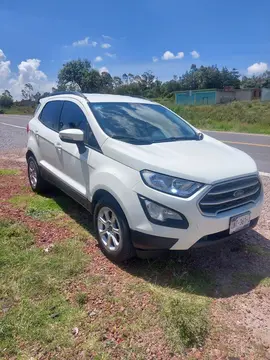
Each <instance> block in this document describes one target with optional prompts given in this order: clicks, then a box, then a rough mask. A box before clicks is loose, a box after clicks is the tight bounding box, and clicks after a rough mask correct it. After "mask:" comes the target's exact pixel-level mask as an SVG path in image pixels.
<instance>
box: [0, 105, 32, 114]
mask: <svg viewBox="0 0 270 360" xmlns="http://www.w3.org/2000/svg"><path fill="white" fill-rule="evenodd" d="M34 111H35V109H34V107H32V106H16V105H13V106H12V107H11V108H9V109H7V108H1V107H0V114H1V113H3V114H10V115H33V114H34Z"/></svg>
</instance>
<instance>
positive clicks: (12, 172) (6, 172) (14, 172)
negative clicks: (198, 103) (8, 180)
mask: <svg viewBox="0 0 270 360" xmlns="http://www.w3.org/2000/svg"><path fill="white" fill-rule="evenodd" d="M18 174H19V171H18V170H15V169H0V176H10V175H18Z"/></svg>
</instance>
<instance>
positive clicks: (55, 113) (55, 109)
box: [39, 100, 63, 131]
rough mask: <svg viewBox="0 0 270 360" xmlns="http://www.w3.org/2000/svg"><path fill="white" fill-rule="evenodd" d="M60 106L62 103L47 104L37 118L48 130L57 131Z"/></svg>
mask: <svg viewBox="0 0 270 360" xmlns="http://www.w3.org/2000/svg"><path fill="white" fill-rule="evenodd" d="M62 106H63V101H59V100H58V101H57V100H55V101H50V102H48V103H47V104H46V105H45V106H44V108H43V110H42V112H41V114H40V116H39V120H40V121H41V122H42V123H43V124H44V125H46V126H47V127H48V128H50V129H52V130H55V131H58V123H59V117H60V113H61V109H62Z"/></svg>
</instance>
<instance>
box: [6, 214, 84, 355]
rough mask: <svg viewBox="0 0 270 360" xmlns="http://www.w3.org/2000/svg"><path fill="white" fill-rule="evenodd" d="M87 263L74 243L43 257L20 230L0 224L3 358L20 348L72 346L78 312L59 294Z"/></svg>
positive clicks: (63, 244)
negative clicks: (73, 328)
mask: <svg viewBox="0 0 270 360" xmlns="http://www.w3.org/2000/svg"><path fill="white" fill-rule="evenodd" d="M88 261H89V259H88V257H87V255H86V254H85V253H84V252H83V244H82V243H81V242H79V241H76V240H68V241H65V242H62V243H59V244H57V245H55V246H54V247H53V248H52V249H51V251H50V252H49V253H46V252H44V250H42V249H40V248H37V247H36V246H35V245H34V242H33V236H32V234H31V233H30V232H29V231H28V230H27V229H26V228H25V227H23V226H22V225H18V224H13V223H10V222H7V221H3V220H1V221H0V266H1V277H0V288H1V291H2V294H1V300H0V305H1V307H2V309H4V311H3V316H2V317H1V320H0V348H1V349H2V355H3V356H5V357H7V356H13V355H16V356H20V355H22V353H21V346H23V348H29V349H31V348H32V346H33V345H35V344H41V345H42V347H43V349H44V351H46V350H50V349H54V348H55V347H56V346H60V347H67V346H69V345H71V344H72V341H73V340H72V339H73V338H72V335H71V329H72V327H74V325H76V324H78V323H79V322H80V321H81V320H82V319H83V317H84V313H83V312H82V311H81V310H80V309H79V307H76V306H72V305H71V304H70V303H69V302H68V301H67V298H66V296H65V295H64V290H65V288H66V287H67V285H68V284H67V283H68V282H69V281H70V280H71V279H72V278H74V277H75V276H79V275H80V274H82V273H83V271H84V267H85V265H86V263H87V262H88ZM22 344H23V345H22ZM0 354H1V352H0ZM0 357H1V355H0Z"/></svg>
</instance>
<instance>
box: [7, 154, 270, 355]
mask: <svg viewBox="0 0 270 360" xmlns="http://www.w3.org/2000/svg"><path fill="white" fill-rule="evenodd" d="M10 168H11V169H18V170H19V175H18V176H10V177H2V178H0V199H1V203H0V218H9V219H13V220H16V221H21V222H23V223H24V224H27V226H28V227H29V228H30V229H32V230H33V231H34V233H35V239H36V242H37V244H38V245H39V246H42V247H44V248H47V247H48V246H49V245H50V244H53V243H54V242H57V241H59V239H60V238H61V239H64V238H68V237H70V234H71V233H73V234H74V232H75V233H76V227H73V228H72V229H71V228H70V227H67V226H65V224H64V223H63V222H62V223H60V224H59V223H58V224H57V225H56V224H52V223H51V222H49V221H48V222H44V221H41V220H39V219H35V218H33V217H31V216H27V215H26V214H25V211H24V210H23V209H22V208H19V207H15V206H14V205H12V204H11V203H10V201H9V199H10V198H11V197H13V196H14V195H16V194H21V192H23V193H24V194H30V189H29V187H28V180H27V176H26V169H25V168H26V167H25V161H24V153H23V151H18V152H16V153H12V154H10V153H5V154H1V157H0V169H10ZM262 180H263V184H264V191H265V203H264V208H263V212H262V215H261V217H260V221H259V223H258V225H257V226H256V228H254V229H252V230H249V231H248V232H247V233H246V234H244V235H241V236H240V237H239V238H238V239H237V241H235V240H234V241H230V242H228V243H225V244H223V245H221V246H219V247H218V248H217V247H215V246H214V247H211V248H206V249H195V250H191V251H189V252H187V253H185V254H184V255H180V256H179V257H178V258H177V259H176V260H173V261H174V265H173V267H170V268H169V269H168V268H165V270H166V271H164V272H163V273H162V274H161V272H159V270H155V271H154V272H149V271H148V270H149V267H151V266H152V265H151V264H152V263H151V262H149V261H147V260H136V259H135V260H133V261H131V262H130V263H128V264H125V265H123V266H117V265H115V264H113V263H111V262H110V261H108V260H107V259H106V258H105V257H104V256H103V255H102V254H101V252H100V250H99V248H98V246H97V244H96V242H95V240H94V239H93V237H92V236H91V235H89V240H88V241H86V252H87V253H89V255H90V256H91V260H92V261H91V263H90V264H89V267H88V269H87V271H88V272H89V273H91V274H92V275H93V274H94V275H95V276H100V275H101V274H102V276H103V277H102V279H103V280H102V281H101V282H100V284H98V285H99V286H98V287H99V290H95V292H94V293H93V295H92V296H91V295H89V296H88V302H87V304H86V308H87V311H88V312H89V314H92V315H90V316H93V317H98V316H99V315H98V314H101V313H102V314H103V315H102V319H101V320H102V321H103V322H104V321H105V319H106V316H108V319H109V313H110V311H111V309H110V308H108V307H107V304H106V302H104V299H103V298H102V296H103V289H104V288H105V287H106V288H108V287H109V289H110V292H111V293H113V294H118V293H121V294H122V295H123V294H125V291H127V290H126V289H127V285H130V284H133V285H132V289H133V290H132V291H131V292H128V299H126V306H125V305H122V307H123V309H122V310H121V311H123V312H125V311H128V306H134V307H135V308H136V309H138V311H139V312H144V311H150V312H153V314H154V313H155V312H157V311H158V309H157V308H156V306H155V304H154V303H153V302H152V299H151V297H150V295H149V294H148V293H143V295H142V293H140V295H138V294H136V288H137V287H138V286H140V285H143V284H144V283H150V284H151V283H153V284H155V285H159V286H161V287H164V288H165V286H166V281H167V280H168V278H171V277H173V276H175V274H180V273H182V272H183V271H185V270H189V269H196V270H198V272H201V273H203V272H204V271H206V272H207V273H209V274H212V276H213V279H214V280H213V281H214V284H212V285H211V288H210V289H208V290H205V293H204V294H203V295H205V296H208V297H209V298H210V299H211V310H210V323H211V327H210V332H209V334H208V336H207V338H206V340H205V343H204V344H202V345H201V346H199V347H197V348H187V349H186V350H185V351H183V352H181V353H177V352H174V351H173V350H172V348H171V346H170V344H169V343H168V342H167V340H166V336H165V335H164V329H163V328H162V327H161V326H159V324H157V323H156V322H155V321H154V322H153V324H151V328H147V326H146V327H145V328H144V330H143V331H142V332H141V333H138V334H137V335H134V336H133V335H132V337H131V339H130V341H129V346H131V347H132V346H138V344H139V345H140V346H142V347H143V348H144V349H145V353H144V357H143V358H145V359H189V360H191V359H213V360H219V359H220V360H222V359H223V360H225V359H228V360H229V359H230V360H237V359H250V360H253V359H254V360H257V359H261V360H263V359H270V178H268V177H263V178H262ZM64 211H65V213H66V218H67V219H68V218H70V219H72V221H74V222H75V223H78V224H83V223H84V222H88V221H91V219H90V220H89V217H88V214H87V213H86V212H84V211H83V210H81V209H80V210H79V211H78V209H77V208H76V209H75V208H74V209H67V208H66V209H64ZM78 213H79V214H80V218H79V217H78ZM74 229H75V230H74ZM138 267H140V271H139V272H138V271H137V269H138ZM144 270H145V271H144ZM163 270H164V268H163ZM104 274H105V275H104ZM199 295H201V294H199ZM104 316H105V318H104ZM101 320H100V321H101ZM106 328H107V330H106V331H107V333H106V338H107V339H113V341H116V342H117V341H118V342H121V341H122V340H121V339H122V337H123V334H121V331H120V330H119V331H118V329H117V325H116V324H110V322H109V320H108V325H107V327H106ZM78 351H79V352H78V353H77V352H76V350H74V351H73V352H72V353H71V354H72V355H69V356H70V357H69V358H70V359H88V358H89V359H91V358H93V359H94V357H91V356H89V357H87V355H86V354H85V353H84V352H83V351H82V350H81V349H80V350H78ZM43 358H44V359H45V358H48V359H49V358H50V357H48V355H44V356H41V357H39V359H43ZM64 358H68V357H64ZM110 358H112V359H117V358H118V359H120V358H121V359H122V358H123V359H124V358H126V357H124V356H122V353H121V352H117V351H116V350H115V351H114V352H112V353H111V356H110ZM130 358H132V359H133V358H134V359H136V358H137V357H136V354H135V355H134V356H131V357H130Z"/></svg>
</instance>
